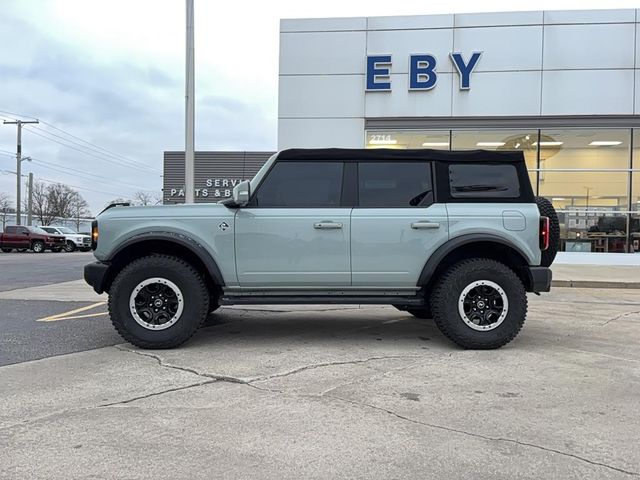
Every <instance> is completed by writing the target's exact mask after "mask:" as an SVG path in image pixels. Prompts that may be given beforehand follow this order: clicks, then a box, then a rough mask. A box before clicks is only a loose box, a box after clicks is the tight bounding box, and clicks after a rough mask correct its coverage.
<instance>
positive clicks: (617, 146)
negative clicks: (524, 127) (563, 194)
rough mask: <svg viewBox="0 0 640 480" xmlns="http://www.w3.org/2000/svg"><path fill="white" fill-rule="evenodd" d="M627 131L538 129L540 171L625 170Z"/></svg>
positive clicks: (627, 157)
mask: <svg viewBox="0 0 640 480" xmlns="http://www.w3.org/2000/svg"><path fill="white" fill-rule="evenodd" d="M630 140H631V131H630V130H629V129H590V130H541V131H540V142H539V144H540V169H541V170H542V169H567V168H570V169H590V170H593V169H595V170H599V169H610V168H616V169H628V168H629V159H630V155H629V144H630Z"/></svg>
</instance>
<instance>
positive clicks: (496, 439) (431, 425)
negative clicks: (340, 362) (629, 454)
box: [324, 395, 640, 477]
mask: <svg viewBox="0 0 640 480" xmlns="http://www.w3.org/2000/svg"><path fill="white" fill-rule="evenodd" d="M324 397H325V398H333V399H335V400H339V401H342V402H346V403H350V404H352V405H358V406H362V407H367V408H371V409H373V410H378V411H379V412H383V413H387V414H389V415H392V416H394V417H396V418H399V419H400V420H403V421H405V422H410V423H414V424H416V425H422V426H425V427H429V428H434V429H438V430H444V431H447V432H452V433H459V434H461V435H466V436H469V437H475V438H480V439H483V440H488V441H492V442H504V443H512V444H515V445H520V446H523V447H531V448H535V449H538V450H543V451H545V452H550V453H555V454H557V455H562V456H565V457H570V458H574V459H576V460H579V461H581V462H585V463H589V464H591V465H596V466H599V467H603V468H608V469H610V470H614V471H616V472H620V473H624V474H626V475H631V476H634V477H638V476H640V473H639V472H633V471H630V470H625V469H623V468H619V467H614V466H612V465H608V464H606V463H602V462H597V461H595V460H589V459H588V458H584V457H581V456H579V455H575V454H573V453H568V452H563V451H561V450H556V449H554V448H549V447H543V446H542V445H536V444H535V443H527V442H521V441H519V440H514V439H511V438H504V437H490V436H487V435H481V434H479V433H474V432H467V431H465V430H460V429H457V428H451V427H445V426H444V425H437V424H434V423H427V422H422V421H420V420H415V419H413V418H409V417H405V416H404V415H401V414H399V413H396V412H394V411H393V410H388V409H386V408H383V407H378V406H376V405H372V404H370V403H365V402H357V401H355V400H349V399H347V398H343V397H338V396H336V395H324Z"/></svg>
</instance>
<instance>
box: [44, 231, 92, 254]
mask: <svg viewBox="0 0 640 480" xmlns="http://www.w3.org/2000/svg"><path fill="white" fill-rule="evenodd" d="M40 228H41V229H42V230H44V231H45V232H47V233H52V234H57V235H63V236H64V238H65V240H66V243H65V246H64V249H65V251H67V252H73V251H74V250H80V251H82V252H88V251H89V250H91V237H90V236H89V235H84V234H82V233H78V232H75V231H73V230H72V229H71V228H69V227H53V226H50V225H49V226H45V227H40Z"/></svg>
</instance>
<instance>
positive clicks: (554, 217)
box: [536, 197, 560, 267]
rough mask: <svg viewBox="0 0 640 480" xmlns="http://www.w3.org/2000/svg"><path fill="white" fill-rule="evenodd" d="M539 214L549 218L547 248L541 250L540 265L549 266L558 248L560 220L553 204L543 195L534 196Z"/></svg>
mask: <svg viewBox="0 0 640 480" xmlns="http://www.w3.org/2000/svg"><path fill="white" fill-rule="evenodd" d="M536 204H537V205H538V211H539V212H540V216H542V217H548V218H549V248H547V249H546V250H544V251H543V252H542V260H541V261H540V265H541V266H543V267H550V266H551V264H552V263H553V261H554V260H555V258H556V254H557V253H558V250H559V249H560V221H559V220H558V214H557V213H556V209H555V208H553V204H552V203H551V202H550V201H549V200H547V199H546V198H544V197H536Z"/></svg>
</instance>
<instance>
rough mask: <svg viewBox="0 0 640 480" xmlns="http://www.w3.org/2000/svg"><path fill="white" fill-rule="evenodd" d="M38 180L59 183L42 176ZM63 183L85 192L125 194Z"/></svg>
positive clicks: (117, 195)
mask: <svg viewBox="0 0 640 480" xmlns="http://www.w3.org/2000/svg"><path fill="white" fill-rule="evenodd" d="M38 180H41V181H43V182H46V183H61V182H59V181H56V180H50V179H48V178H42V177H38ZM65 185H67V186H68V187H73V188H77V189H78V190H85V191H87V192H94V193H104V194H105V195H115V196H116V197H119V196H121V195H124V196H126V194H123V193H115V192H105V191H104V190H96V189H93V188H86V187H79V186H78V185H69V184H68V183H67V184H65Z"/></svg>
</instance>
